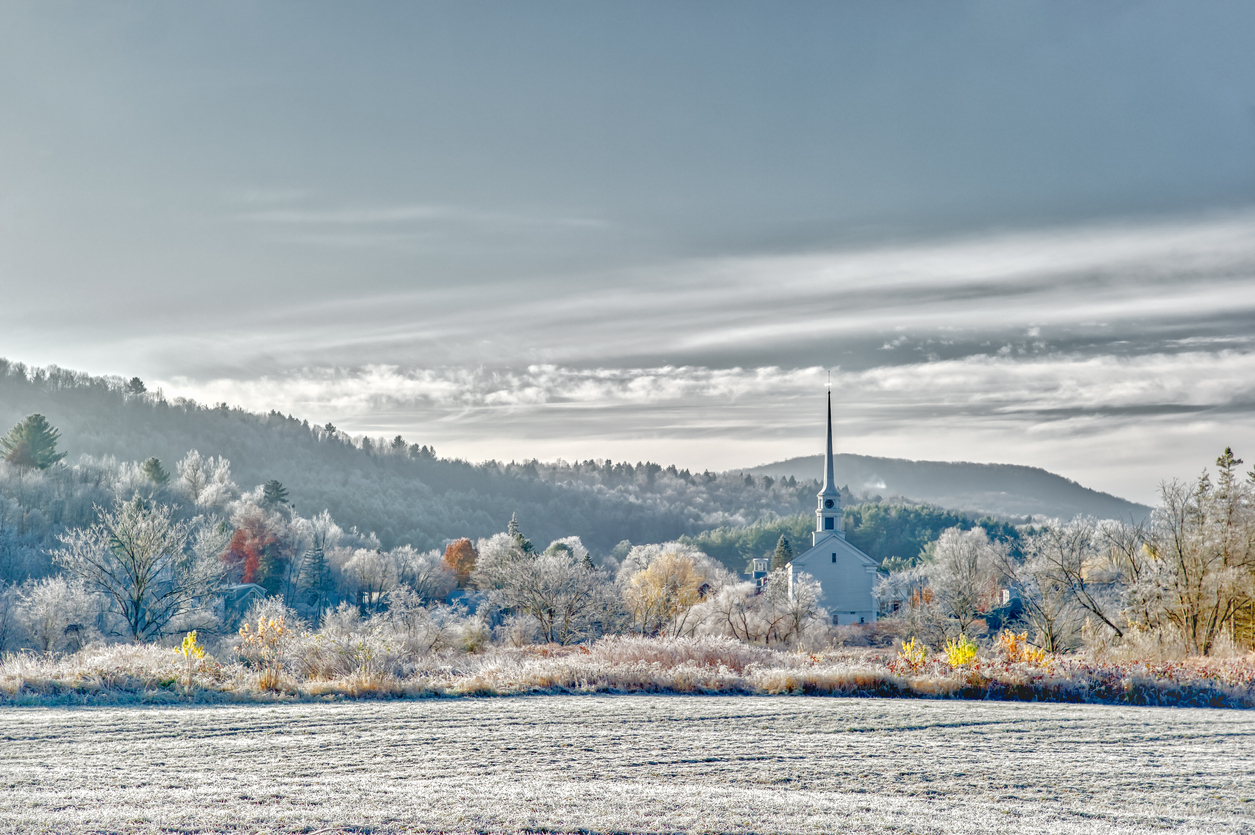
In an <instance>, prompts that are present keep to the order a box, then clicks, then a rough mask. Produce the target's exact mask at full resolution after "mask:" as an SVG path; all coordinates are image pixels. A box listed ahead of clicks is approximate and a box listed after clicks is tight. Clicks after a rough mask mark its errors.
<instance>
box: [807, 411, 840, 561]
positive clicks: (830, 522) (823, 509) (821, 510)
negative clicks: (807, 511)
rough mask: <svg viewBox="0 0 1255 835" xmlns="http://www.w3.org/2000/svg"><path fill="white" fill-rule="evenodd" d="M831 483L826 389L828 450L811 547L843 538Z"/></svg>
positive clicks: (837, 496) (836, 492)
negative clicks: (824, 541)
mask: <svg viewBox="0 0 1255 835" xmlns="http://www.w3.org/2000/svg"><path fill="white" fill-rule="evenodd" d="M833 481H834V479H833V475H832V389H828V450H827V454H826V455H825V456H824V487H823V489H822V490H820V491H819V496H818V498H819V505H818V507H816V509H815V532H814V533H813V534H811V544H813V545H818V544H819V542H820V540H822V539H824V538H825V537H828V536H830V535H832V534H836V535H837V536H839V537H841V538H842V539H844V538H845V528H844V526H843V525H842V523H841V491H840V490H838V489H837V487H836V485H835V484H834V483H833Z"/></svg>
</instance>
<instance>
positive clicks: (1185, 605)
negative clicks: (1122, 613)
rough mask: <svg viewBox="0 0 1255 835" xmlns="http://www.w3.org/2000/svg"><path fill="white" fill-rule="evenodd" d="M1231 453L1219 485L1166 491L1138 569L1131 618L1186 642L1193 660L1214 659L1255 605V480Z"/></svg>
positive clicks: (1202, 482)
mask: <svg viewBox="0 0 1255 835" xmlns="http://www.w3.org/2000/svg"><path fill="white" fill-rule="evenodd" d="M1241 463H1242V460H1241V459H1240V458H1237V457H1236V456H1235V455H1234V454H1233V451H1232V450H1230V449H1225V451H1224V454H1222V455H1221V456H1220V457H1219V458H1217V459H1216V470H1217V480H1216V483H1215V484H1212V482H1211V479H1210V478H1209V477H1208V476H1207V475H1206V474H1204V475H1203V476H1202V477H1201V478H1200V479H1199V480H1198V481H1197V482H1195V483H1194V484H1193V485H1186V484H1181V483H1179V482H1170V483H1167V484H1165V485H1163V487H1162V489H1161V492H1160V505H1159V507H1158V508H1157V509H1156V511H1155V513H1154V514H1153V515H1152V517H1151V524H1150V526H1149V528H1148V529H1147V530H1146V533H1145V541H1144V543H1143V544H1142V547H1141V548H1140V549H1136V550H1135V551H1133V553H1132V557H1131V559H1129V560H1128V562H1129V564H1130V565H1131V566H1132V570H1131V571H1130V572H1129V573H1130V574H1134V575H1135V576H1133V577H1131V578H1130V580H1131V581H1130V582H1129V583H1128V592H1127V606H1128V609H1127V613H1128V615H1130V616H1132V617H1134V618H1138V619H1141V620H1144V621H1145V624H1144V625H1145V626H1148V627H1150V628H1152V629H1157V630H1160V631H1172V632H1175V633H1177V634H1179V635H1180V636H1181V638H1182V639H1183V640H1184V642H1185V645H1186V647H1187V649H1188V651H1189V652H1191V653H1194V654H1199V655H1206V654H1207V653H1209V652H1211V650H1212V648H1213V647H1214V646H1215V644H1216V641H1217V639H1218V638H1219V637H1220V636H1221V635H1222V634H1224V632H1225V630H1226V629H1228V628H1229V626H1230V624H1231V623H1232V622H1233V618H1234V616H1235V615H1236V614H1237V613H1238V612H1239V611H1240V610H1241V609H1243V608H1244V607H1246V606H1249V605H1250V604H1251V603H1252V602H1253V601H1255V473H1252V474H1250V475H1249V476H1248V478H1247V479H1245V480H1244V479H1243V478H1242V477H1241V475H1240V473H1239V471H1238V466H1239V465H1240V464H1241Z"/></svg>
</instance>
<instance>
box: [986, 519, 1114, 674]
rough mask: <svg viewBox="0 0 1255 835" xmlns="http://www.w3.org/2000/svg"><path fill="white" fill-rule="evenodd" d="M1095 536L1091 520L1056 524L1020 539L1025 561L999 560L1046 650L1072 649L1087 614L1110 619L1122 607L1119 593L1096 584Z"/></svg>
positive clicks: (1037, 529)
mask: <svg viewBox="0 0 1255 835" xmlns="http://www.w3.org/2000/svg"><path fill="white" fill-rule="evenodd" d="M1096 533H1097V529H1096V526H1095V524H1094V522H1093V521H1092V520H1088V519H1077V520H1073V521H1071V522H1060V521H1058V520H1053V521H1050V522H1048V523H1046V524H1045V525H1043V526H1039V527H1038V528H1036V529H1034V530H1032V531H1028V532H1025V533H1024V534H1023V535H1022V536H1021V537H1020V543H1019V548H1020V553H1021V555H1022V561H1021V560H1016V559H1012V558H1010V557H1009V556H1008V555H1005V554H1002V555H1000V556H999V566H1000V569H1001V571H1002V573H1003V574H1004V575H1005V576H1006V577H1007V578H1008V579H1009V580H1010V581H1011V583H1012V584H1014V585H1015V586H1016V587H1017V588H1018V590H1019V596H1020V601H1021V603H1022V605H1023V607H1024V613H1023V615H1022V617H1023V619H1024V621H1025V622H1026V623H1027V624H1028V626H1030V627H1031V628H1032V630H1033V633H1034V636H1035V640H1036V642H1037V644H1038V645H1039V646H1040V647H1041V648H1042V649H1044V650H1046V651H1047V652H1063V651H1064V650H1067V649H1071V648H1073V647H1074V646H1075V644H1076V640H1077V638H1078V636H1079V634H1080V630H1081V627H1082V625H1083V623H1084V621H1085V618H1086V616H1087V613H1088V614H1089V615H1094V614H1097V615H1098V616H1099V617H1101V618H1103V619H1106V618H1108V617H1113V615H1112V614H1110V613H1113V612H1114V611H1117V610H1118V608H1119V598H1118V594H1113V591H1112V589H1111V588H1110V587H1109V586H1108V585H1106V584H1099V583H1096V582H1094V579H1095V578H1094V576H1093V570H1092V569H1093V565H1094V561H1095V559H1096V558H1097V556H1098V550H1097V547H1096V545H1097V540H1096ZM1113 628H1115V627H1114V626H1113ZM1116 631H1117V634H1118V633H1119V630H1118V629H1117V630H1116Z"/></svg>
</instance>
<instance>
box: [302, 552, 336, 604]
mask: <svg viewBox="0 0 1255 835" xmlns="http://www.w3.org/2000/svg"><path fill="white" fill-rule="evenodd" d="M304 563H305V564H304V565H303V566H302V567H301V577H300V584H299V585H300V589H301V591H302V592H304V593H305V599H306V600H308V601H309V607H310V608H311V609H313V610H314V611H315V612H321V611H322V610H323V609H325V608H326V606H327V603H328V599H327V598H328V596H329V594H330V592H331V588H332V577H331V565H330V564H329V563H328V562H327V552H326V551H325V550H324V549H323V547H322V543H318V544H316V545H315V546H314V547H313V548H310V549H309V551H308V552H306V554H305V560H304Z"/></svg>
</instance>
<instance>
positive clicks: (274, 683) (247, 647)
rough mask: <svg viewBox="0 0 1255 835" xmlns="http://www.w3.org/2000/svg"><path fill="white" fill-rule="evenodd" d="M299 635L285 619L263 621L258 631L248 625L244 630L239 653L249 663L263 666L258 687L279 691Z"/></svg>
mask: <svg viewBox="0 0 1255 835" xmlns="http://www.w3.org/2000/svg"><path fill="white" fill-rule="evenodd" d="M295 637H296V633H295V632H293V631H292V630H291V629H289V628H288V625H287V623H286V622H285V621H284V619H283V618H282V617H277V618H261V619H259V620H258V621H257V628H256V629H253V628H252V626H251V625H250V624H247V623H246V624H244V626H243V627H241V628H240V638H242V639H243V640H242V641H241V642H240V649H239V653H240V655H241V656H243V657H244V658H245V659H246V660H248V661H250V662H252V663H254V664H257V665H259V666H260V667H262V673H261V676H260V678H259V679H258V682H257V683H258V686H260V687H261V689H263V690H278V689H281V686H280V678H281V677H280V674H281V672H282V671H283V655H284V651H285V650H286V649H287V647H288V644H290V643H291V642H292V639H293V638H295Z"/></svg>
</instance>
